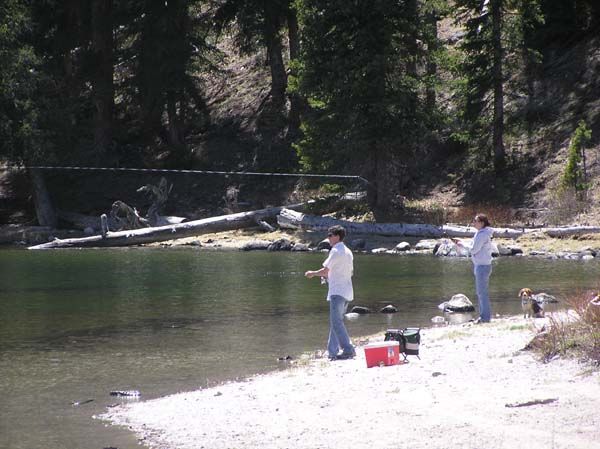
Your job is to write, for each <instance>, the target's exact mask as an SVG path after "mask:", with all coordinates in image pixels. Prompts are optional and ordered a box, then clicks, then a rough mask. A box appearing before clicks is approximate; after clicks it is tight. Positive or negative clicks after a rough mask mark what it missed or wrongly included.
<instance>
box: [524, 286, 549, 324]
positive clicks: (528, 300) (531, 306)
mask: <svg viewBox="0 0 600 449" xmlns="http://www.w3.org/2000/svg"><path fill="white" fill-rule="evenodd" d="M519 298H521V308H522V309H523V318H527V316H529V318H543V316H544V309H542V306H541V305H540V304H539V303H538V302H537V301H536V300H535V299H534V297H533V291H532V290H531V289H530V288H522V289H521V290H520V291H519Z"/></svg>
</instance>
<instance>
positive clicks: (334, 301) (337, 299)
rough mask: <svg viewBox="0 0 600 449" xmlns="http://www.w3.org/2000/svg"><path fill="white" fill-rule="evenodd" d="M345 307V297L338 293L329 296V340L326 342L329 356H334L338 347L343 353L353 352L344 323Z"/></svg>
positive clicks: (346, 304) (346, 302)
mask: <svg viewBox="0 0 600 449" xmlns="http://www.w3.org/2000/svg"><path fill="white" fill-rule="evenodd" d="M347 308H348V301H346V298H344V297H342V296H339V295H332V296H331V297H330V298H329V341H328V342H327V351H328V352H329V357H334V356H336V355H337V354H338V351H339V350H340V348H341V349H342V351H343V353H344V354H348V355H350V354H354V347H353V346H352V343H350V337H349V336H348V331H347V330H346V326H345V325H344V314H345V313H346V309H347Z"/></svg>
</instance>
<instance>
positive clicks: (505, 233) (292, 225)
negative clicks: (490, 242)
mask: <svg viewBox="0 0 600 449" xmlns="http://www.w3.org/2000/svg"><path fill="white" fill-rule="evenodd" d="M277 223H278V224H279V226H280V227H281V228H284V229H303V230H312V231H322V232H324V231H326V230H327V229H328V228H329V227H330V226H333V225H341V226H344V227H345V228H346V231H347V232H348V233H353V234H375V235H384V236H398V237H431V238H441V237H473V235H475V232H476V229H475V228H473V227H470V226H459V225H447V224H446V225H442V226H437V225H431V224H407V223H356V222H352V221H345V220H336V219H334V218H330V217H321V216H316V215H308V214H303V213H301V212H297V211H294V210H288V209H283V210H282V211H281V213H280V214H279V215H278V216H277ZM493 229H494V237H496V238H517V237H521V236H522V235H525V234H530V233H533V232H538V233H539V232H541V233H544V234H546V235H548V236H549V237H567V236H572V235H581V234H593V233H598V232H600V227H598V226H568V227H555V228H516V229H512V228H497V227H493Z"/></svg>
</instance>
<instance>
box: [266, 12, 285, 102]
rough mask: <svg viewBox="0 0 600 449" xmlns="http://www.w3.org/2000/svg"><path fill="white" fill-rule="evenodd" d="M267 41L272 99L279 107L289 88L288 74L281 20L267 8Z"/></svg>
mask: <svg viewBox="0 0 600 449" xmlns="http://www.w3.org/2000/svg"><path fill="white" fill-rule="evenodd" d="M265 9H266V11H265V22H266V23H265V41H266V43H267V57H268V60H269V68H270V69H271V99H272V101H273V105H274V106H276V107H277V108H279V107H283V105H284V104H285V91H286V89H287V74H286V73H285V65H284V63H283V53H282V52H283V49H282V46H281V36H280V33H279V20H277V16H276V12H275V11H269V7H266V8H265Z"/></svg>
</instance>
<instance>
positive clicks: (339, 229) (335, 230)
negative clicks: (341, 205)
mask: <svg viewBox="0 0 600 449" xmlns="http://www.w3.org/2000/svg"><path fill="white" fill-rule="evenodd" d="M327 235H337V236H338V237H339V238H340V242H341V241H343V240H344V237H346V230H345V229H344V227H343V226H340V225H335V226H332V227H330V228H329V229H328V230H327Z"/></svg>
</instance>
